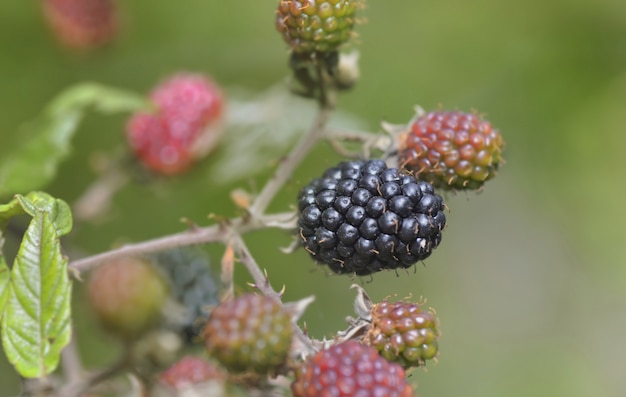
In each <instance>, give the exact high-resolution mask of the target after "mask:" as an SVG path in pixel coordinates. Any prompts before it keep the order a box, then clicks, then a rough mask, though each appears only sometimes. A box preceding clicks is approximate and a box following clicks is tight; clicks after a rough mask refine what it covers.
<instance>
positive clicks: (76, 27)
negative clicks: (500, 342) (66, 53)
mask: <svg viewBox="0 0 626 397" xmlns="http://www.w3.org/2000/svg"><path fill="white" fill-rule="evenodd" d="M42 8H43V12H44V16H45V18H46V20H47V21H48V24H49V25H50V27H51V28H52V31H53V32H54V34H55V36H56V37H57V38H58V40H59V41H60V42H62V43H63V44H65V45H66V46H68V47H71V48H77V49H89V48H93V47H98V46H100V45H102V44H105V43H107V42H109V41H111V40H112V39H113V38H115V36H116V34H117V31H118V18H117V6H116V4H115V0H43V2H42Z"/></svg>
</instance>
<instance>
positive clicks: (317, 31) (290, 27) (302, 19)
mask: <svg viewBox="0 0 626 397" xmlns="http://www.w3.org/2000/svg"><path fill="white" fill-rule="evenodd" d="M360 3H361V1H359V0H279V4H278V11H277V15H276V29H277V30H278V31H279V32H280V34H281V35H282V36H283V39H284V40H285V41H286V42H287V44H289V46H290V47H291V49H292V50H293V51H294V52H298V53H313V52H331V51H334V50H336V49H337V48H338V47H339V46H340V45H341V44H343V43H345V42H346V41H348V40H349V39H350V36H351V35H352V28H353V27H354V24H355V21H356V20H355V14H356V10H357V8H358V7H359V6H360Z"/></svg>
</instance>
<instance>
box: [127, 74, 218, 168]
mask: <svg viewBox="0 0 626 397" xmlns="http://www.w3.org/2000/svg"><path fill="white" fill-rule="evenodd" d="M150 99H151V101H152V102H153V103H154V105H155V108H156V111H155V112H154V113H151V114H150V113H137V114H135V115H134V116H133V117H132V118H131V119H130V121H129V122H128V125H127V129H126V136H127V139H128V142H129V144H130V147H131V149H132V150H133V152H134V153H135V155H136V156H137V158H139V160H140V161H141V162H142V163H143V164H144V165H145V166H146V167H147V168H149V169H150V170H152V171H155V172H158V173H162V174H166V175H173V174H179V173H182V172H185V171H187V170H188V169H189V168H190V167H191V166H192V165H193V163H194V162H195V161H196V160H198V159H200V158H202V157H204V156H205V155H206V154H207V153H208V152H209V151H210V150H211V149H212V148H213V147H214V145H215V144H216V142H217V139H218V137H219V133H220V131H221V119H222V114H223V107H224V104H223V101H224V99H223V94H222V91H221V90H220V88H219V87H218V86H217V85H216V84H215V83H213V82H212V81H211V80H210V79H209V78H208V77H206V76H203V75H200V74H193V73H181V74H177V75H175V76H173V77H171V78H169V79H167V80H166V81H164V82H163V83H161V84H160V85H159V86H158V87H156V88H155V89H154V90H153V91H152V93H151V94H150Z"/></svg>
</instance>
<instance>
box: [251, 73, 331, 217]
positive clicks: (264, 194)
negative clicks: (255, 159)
mask: <svg viewBox="0 0 626 397" xmlns="http://www.w3.org/2000/svg"><path fill="white" fill-rule="evenodd" d="M317 73H318V81H319V82H320V98H319V104H320V109H319V112H318V113H317V115H316V117H315V119H314V120H313V124H312V125H311V127H310V128H309V130H308V131H307V132H306V134H304V135H303V136H302V138H300V141H299V142H298V144H297V145H296V146H295V147H294V149H293V150H292V151H291V153H289V154H288V155H287V157H286V158H285V159H284V160H283V161H282V163H281V164H280V166H279V167H278V169H277V170H276V172H275V173H274V175H273V176H272V179H270V180H269V181H268V182H267V183H266V184H265V186H264V187H263V190H262V191H261V193H259V195H258V196H257V197H256V199H255V200H254V202H253V203H252V205H251V206H250V209H249V212H250V214H251V215H252V216H253V217H254V216H258V215H259V214H263V213H264V212H265V210H266V209H267V207H268V206H269V205H270V203H271V201H272V200H273V199H274V197H275V196H276V193H278V192H279V191H280V189H281V188H282V187H283V185H284V184H285V183H286V182H287V181H288V180H289V178H290V177H291V175H292V174H293V171H294V170H295V168H296V167H297V166H298V165H299V164H300V163H301V162H302V160H304V158H305V157H306V155H307V154H308V153H309V152H310V151H311V149H312V148H313V146H314V145H315V143H316V142H317V141H318V140H319V139H320V138H321V137H322V136H323V135H324V129H325V128H326V124H327V123H328V120H329V119H330V115H331V114H332V111H333V109H334V107H335V101H336V98H335V92H334V90H329V89H328V88H329V87H327V85H326V84H325V83H324V82H325V81H328V79H327V78H326V75H325V74H326V72H325V71H324V69H323V65H322V62H321V61H318V63H317Z"/></svg>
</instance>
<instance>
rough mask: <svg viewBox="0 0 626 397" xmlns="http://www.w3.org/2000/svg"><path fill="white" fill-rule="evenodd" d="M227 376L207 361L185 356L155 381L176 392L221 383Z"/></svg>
mask: <svg viewBox="0 0 626 397" xmlns="http://www.w3.org/2000/svg"><path fill="white" fill-rule="evenodd" d="M226 377H227V374H226V373H224V371H222V370H221V369H220V368H218V367H216V366H215V365H213V364H211V363H210V362H208V361H207V360H204V359H201V358H198V357H193V356H185V357H183V358H181V359H180V360H178V361H177V362H176V363H175V364H174V365H172V366H171V367H170V368H168V369H166V370H165V371H163V372H162V373H161V374H160V375H159V376H158V378H157V381H158V382H159V383H160V384H162V385H164V386H167V387H169V388H171V389H174V390H178V389H182V388H184V387H185V386H189V385H193V384H196V383H202V382H206V381H211V380H216V381H220V382H223V381H225V380H226Z"/></svg>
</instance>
